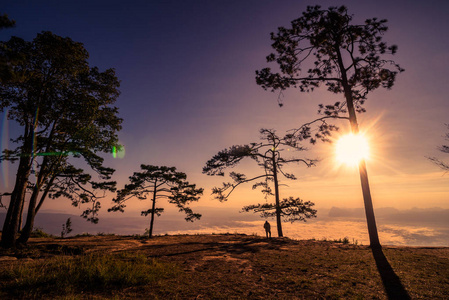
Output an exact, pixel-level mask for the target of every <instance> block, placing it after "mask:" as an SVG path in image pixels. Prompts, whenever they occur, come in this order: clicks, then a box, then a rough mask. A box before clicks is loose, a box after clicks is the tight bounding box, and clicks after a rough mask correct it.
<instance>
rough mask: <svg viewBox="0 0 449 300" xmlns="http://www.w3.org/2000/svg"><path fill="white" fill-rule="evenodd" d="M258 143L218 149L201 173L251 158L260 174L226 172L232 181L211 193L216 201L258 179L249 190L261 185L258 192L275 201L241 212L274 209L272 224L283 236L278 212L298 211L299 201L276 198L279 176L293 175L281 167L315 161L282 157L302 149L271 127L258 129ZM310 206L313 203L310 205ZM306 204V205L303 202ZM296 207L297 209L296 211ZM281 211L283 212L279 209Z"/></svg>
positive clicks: (217, 171) (216, 171)
mask: <svg viewBox="0 0 449 300" xmlns="http://www.w3.org/2000/svg"><path fill="white" fill-rule="evenodd" d="M260 133H261V135H262V136H261V140H263V142H260V143H251V144H249V145H243V146H239V145H235V146H231V147H230V148H228V149H225V150H222V151H220V152H218V154H216V155H215V156H214V157H213V158H212V159H210V160H209V161H208V162H207V163H206V166H205V167H204V168H203V173H205V174H207V175H211V176H213V175H218V176H224V169H226V168H230V167H234V166H236V165H238V164H239V163H240V162H241V161H242V160H243V159H245V158H250V159H252V160H254V161H255V162H256V163H257V165H258V166H259V167H261V168H262V169H263V170H264V173H263V174H261V175H257V176H254V177H252V178H247V176H246V175H245V174H242V173H236V172H230V173H229V176H230V177H231V179H232V180H233V182H224V183H223V186H222V187H214V188H213V189H212V194H213V195H215V198H217V199H218V200H219V201H226V200H227V199H228V197H229V196H230V195H231V193H232V192H233V191H234V190H235V188H236V187H237V186H239V185H240V184H243V183H246V182H250V181H255V180H259V179H262V181H259V182H256V183H254V184H253V189H256V188H259V187H261V188H262V193H264V194H265V197H268V196H269V195H274V196H275V204H263V205H262V204H257V205H255V206H247V207H244V208H243V210H244V211H249V210H259V209H268V208H271V207H274V208H275V215H276V224H277V229H278V236H280V237H281V236H283V233H282V223H281V219H282V215H286V214H288V213H289V212H288V210H289V209H291V210H294V207H297V208H298V209H299V210H300V208H299V207H301V204H300V203H299V202H295V201H293V202H288V201H287V202H282V204H281V202H280V200H279V177H278V176H279V175H280V174H281V175H283V176H284V177H285V178H288V179H291V180H295V179H296V177H295V175H293V174H289V173H286V172H284V170H283V167H284V165H285V164H289V163H303V164H305V165H306V166H308V167H310V166H313V165H314V164H315V162H316V160H313V159H302V158H284V157H283V156H281V152H282V151H283V150H286V149H289V148H291V149H294V150H296V151H304V150H306V149H305V148H303V147H302V146H301V145H300V144H299V143H298V142H297V141H296V140H293V139H291V136H290V135H287V136H285V137H284V138H280V137H279V136H277V135H276V132H275V131H274V130H270V129H261V130H260ZM271 183H273V185H274V194H273V190H272V189H271ZM312 205H313V204H312ZM306 206H310V205H306ZM299 210H298V212H299ZM283 211H284V212H283Z"/></svg>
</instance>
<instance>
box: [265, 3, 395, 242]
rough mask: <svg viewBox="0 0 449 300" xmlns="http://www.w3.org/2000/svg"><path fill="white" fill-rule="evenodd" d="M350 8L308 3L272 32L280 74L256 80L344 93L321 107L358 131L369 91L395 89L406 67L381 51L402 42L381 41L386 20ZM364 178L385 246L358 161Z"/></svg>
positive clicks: (372, 230) (372, 231)
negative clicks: (360, 17) (355, 15)
mask: <svg viewBox="0 0 449 300" xmlns="http://www.w3.org/2000/svg"><path fill="white" fill-rule="evenodd" d="M351 22H352V15H350V14H348V10H347V8H346V7H345V6H340V7H330V8H329V9H321V7H320V6H308V7H307V10H306V11H305V12H304V13H303V15H302V16H301V17H300V18H298V19H296V20H293V21H292V22H291V27H290V28H285V27H279V29H278V32H277V34H275V33H271V39H272V41H273V44H272V47H273V49H274V50H275V53H272V54H270V55H268V56H267V62H275V63H277V65H278V66H279V72H273V71H272V70H271V69H270V68H264V69H262V70H260V71H256V81H257V84H259V85H261V86H262V87H263V88H264V89H271V90H272V91H282V90H285V89H287V88H290V87H294V88H298V89H299V90H300V91H301V92H311V91H313V90H314V89H315V88H317V87H319V86H320V85H323V84H324V85H325V86H326V87H327V90H328V91H330V92H332V93H337V94H343V95H344V99H345V101H338V102H336V103H335V104H332V105H326V106H324V105H322V104H321V105H320V112H322V113H325V115H326V116H325V117H326V118H331V117H338V116H339V115H340V114H342V113H347V114H348V119H349V123H350V125H351V130H352V132H353V133H354V134H357V133H358V132H359V127H358V123H357V117H356V112H359V113H360V112H364V111H365V109H364V107H363V104H364V102H365V100H366V99H367V95H368V93H369V92H371V91H373V90H374V89H376V88H379V87H384V88H387V89H389V88H391V87H392V86H393V84H394V81H395V79H396V75H397V73H398V72H402V71H403V69H402V68H401V67H399V65H398V64H396V63H395V62H394V61H392V60H387V59H383V58H381V55H382V56H383V55H385V54H395V53H396V50H397V46H395V45H393V46H388V45H387V43H385V42H384V41H383V40H382V35H383V34H384V33H385V32H386V31H387V29H388V27H387V26H386V25H385V24H386V22H387V21H386V20H378V19H376V18H373V19H367V20H366V21H365V23H364V24H360V25H359V24H352V23H351ZM359 171H360V180H361V185H362V191H363V198H364V202H365V213H366V218H367V224H368V232H369V237H370V244H371V247H373V248H375V247H380V243H379V238H378V235H377V227H376V221H375V218H374V210H373V205H372V200H371V193H370V189H369V183H368V174H367V171H366V165H365V161H364V160H362V161H361V162H360V164H359Z"/></svg>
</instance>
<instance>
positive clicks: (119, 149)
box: [111, 145, 125, 158]
mask: <svg viewBox="0 0 449 300" xmlns="http://www.w3.org/2000/svg"><path fill="white" fill-rule="evenodd" d="M111 152H112V157H113V158H123V157H125V146H123V145H119V146H112V151H111Z"/></svg>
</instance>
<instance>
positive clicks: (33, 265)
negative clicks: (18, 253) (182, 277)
mask: <svg viewBox="0 0 449 300" xmlns="http://www.w3.org/2000/svg"><path fill="white" fill-rule="evenodd" d="M176 273H177V268H176V267H174V265H173V264H169V263H161V262H158V261H156V260H154V259H148V258H147V257H146V256H144V255H142V254H130V253H122V254H119V255H113V254H98V253H94V254H88V255H82V256H78V257H74V258H67V257H65V258H64V257H55V258H52V259H48V260H46V261H43V262H42V261H41V262H28V263H21V264H18V265H15V266H12V267H10V268H7V269H5V270H3V271H1V273H0V279H1V280H2V281H9V283H10V284H9V285H8V289H7V290H8V292H9V294H10V295H12V296H15V297H25V298H33V297H42V296H43V295H45V296H51V295H58V296H62V295H73V294H80V293H84V292H85V291H88V292H89V293H91V292H100V293H107V294H111V293H114V292H115V291H119V290H122V289H124V288H128V287H138V286H144V285H150V284H155V283H157V282H158V281H159V280H161V279H164V278H167V277H169V276H172V275H174V274H176Z"/></svg>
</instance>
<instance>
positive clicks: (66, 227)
mask: <svg viewBox="0 0 449 300" xmlns="http://www.w3.org/2000/svg"><path fill="white" fill-rule="evenodd" d="M72 230H73V229H72V220H70V218H68V219H67V221H66V222H65V224H62V231H61V238H64V236H66V235H68V234H69V233H70V232H72Z"/></svg>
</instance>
